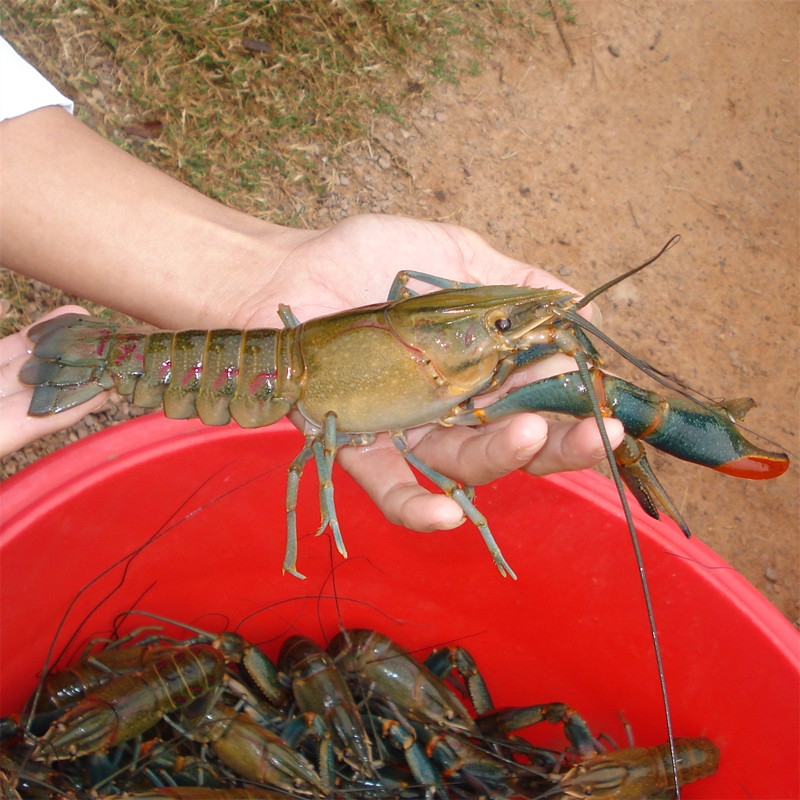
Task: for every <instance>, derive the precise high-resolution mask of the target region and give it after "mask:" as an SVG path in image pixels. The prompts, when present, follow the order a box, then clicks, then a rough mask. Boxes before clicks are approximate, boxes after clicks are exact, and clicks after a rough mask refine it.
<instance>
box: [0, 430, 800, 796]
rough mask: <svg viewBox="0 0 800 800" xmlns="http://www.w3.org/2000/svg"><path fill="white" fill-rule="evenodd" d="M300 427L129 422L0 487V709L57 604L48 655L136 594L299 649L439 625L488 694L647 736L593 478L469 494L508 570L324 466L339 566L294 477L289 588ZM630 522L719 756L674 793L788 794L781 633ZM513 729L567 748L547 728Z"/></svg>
mask: <svg viewBox="0 0 800 800" xmlns="http://www.w3.org/2000/svg"><path fill="white" fill-rule="evenodd" d="M301 442H302V439H301V437H300V434H299V433H298V432H297V431H296V430H295V429H294V428H292V427H291V426H290V425H288V424H279V425H275V426H272V427H270V428H264V429H260V430H255V431H244V430H242V429H239V428H237V427H234V426H228V427H224V428H206V427H203V426H202V425H200V424H199V423H196V422H194V421H190V422H176V421H171V420H166V419H164V418H163V417H161V416H160V415H158V416H149V417H146V418H143V419H139V420H135V421H132V422H130V423H126V424H125V425H122V426H119V427H117V428H114V429H111V430H108V431H105V432H103V433H101V434H99V435H96V436H92V437H89V438H88V439H85V440H83V441H82V442H79V443H78V444H75V445H72V446H70V447H68V448H65V449H64V450H61V451H59V452H57V453H55V454H54V455H52V456H50V457H49V458H47V459H44V460H43V461H41V462H40V463H38V464H35V465H34V466H32V467H30V468H28V469H26V470H23V471H22V472H21V473H20V474H19V475H17V476H14V477H13V478H11V479H9V480H7V481H6V482H5V483H4V484H2V485H0V515H1V516H0V519H1V520H2V534H1V535H0V603H2V605H1V606H0V608H2V629H1V630H0V663H1V664H2V674H1V675H0V680H1V683H0V688H2V696H1V697H0V714H9V713H11V712H14V711H19V710H20V709H21V707H22V704H23V703H24V701H25V700H26V698H27V697H28V696H29V694H30V692H31V691H32V689H33V687H34V685H35V683H36V676H37V673H39V671H40V670H41V668H42V665H43V663H44V660H45V656H46V654H47V651H48V648H49V647H50V645H51V643H52V640H53V638H54V636H55V635H56V631H57V629H58V626H59V623H60V622H61V620H62V617H63V616H64V614H65V612H67V616H66V621H65V623H64V625H63V627H62V629H61V633H60V634H59V635H58V636H57V642H56V649H55V652H56V653H58V652H59V651H60V649H61V648H62V647H63V646H64V645H65V644H67V642H68V640H69V639H70V637H72V636H73V635H75V636H76V638H75V639H74V640H73V642H72V644H70V645H69V652H70V654H72V655H74V654H75V653H76V652H78V651H79V649H80V647H81V646H82V644H83V643H84V642H85V641H86V640H87V639H88V638H89V637H91V636H96V635H100V634H102V633H104V632H108V631H109V630H110V628H111V625H112V622H113V619H114V617H115V615H117V614H118V613H119V612H121V611H124V610H127V609H130V608H132V607H137V608H140V609H146V610H148V611H152V612H157V613H160V614H164V615H167V616H170V617H173V618H176V619H179V620H181V621H188V622H194V623H196V624H199V625H201V626H202V627H204V628H206V629H216V630H219V629H222V628H224V627H229V628H232V627H234V626H236V625H237V624H239V623H242V620H245V618H247V619H246V620H245V621H244V622H243V623H242V624H241V625H240V627H239V630H240V632H241V633H243V634H244V635H245V636H247V637H248V638H250V639H251V640H252V641H256V642H266V644H265V650H266V651H267V653H268V654H269V655H272V656H275V655H276V652H277V649H278V647H279V643H280V641H281V639H282V638H283V637H285V636H286V635H287V634H289V633H292V632H301V633H304V634H306V635H308V636H311V637H312V638H316V639H317V640H320V641H321V640H323V639H326V638H329V637H330V636H332V635H333V634H334V633H335V632H336V630H337V628H338V626H339V624H340V620H341V623H342V624H344V625H346V626H350V627H374V628H376V629H378V630H381V631H383V632H384V633H386V634H388V635H390V636H392V637H393V638H395V639H396V640H397V641H398V642H400V643H402V644H403V645H404V646H405V647H406V648H409V649H415V648H423V649H424V648H429V647H432V646H435V645H437V644H440V643H443V642H448V643H452V642H454V641H459V642H462V643H463V644H465V646H467V647H468V648H469V650H470V651H471V652H472V653H473V654H474V656H475V657H476V659H477V660H478V663H479V664H480V665H481V666H482V668H483V671H484V672H485V674H486V677H487V680H488V683H489V687H490V689H492V691H493V695H494V700H495V702H496V704H497V705H510V704H516V705H522V704H529V703H538V702H551V701H564V702H567V703H569V704H570V705H572V706H573V707H575V708H576V709H578V710H579V711H580V712H581V713H582V714H583V715H584V717H585V718H586V719H587V721H588V723H589V725H590V726H591V727H592V729H593V731H594V732H595V733H600V732H605V733H607V734H609V735H611V736H612V737H614V738H615V739H616V740H617V741H618V742H619V743H621V744H624V742H625V734H624V731H623V728H622V724H621V722H620V719H619V716H618V714H619V713H620V712H623V713H624V716H625V718H626V719H627V720H628V722H630V724H631V726H632V729H633V732H634V735H635V738H636V742H637V744H641V745H654V744H660V743H662V742H664V741H665V740H666V731H665V725H664V714H663V708H662V702H661V695H660V690H659V684H658V676H657V672H656V667H655V662H654V657H653V648H652V642H651V637H650V631H649V627H648V622H647V618H646V615H645V610H644V605H643V600H642V593H641V588H640V584H639V578H638V573H637V567H636V563H635V561H634V557H633V553H632V548H631V543H630V540H629V537H628V533H627V530H626V528H625V525H624V523H623V521H622V519H621V514H620V511H619V502H618V499H617V498H616V492H615V489H614V488H613V485H612V484H610V482H608V481H607V480H606V479H605V478H603V477H601V476H599V475H597V474H595V473H592V472H585V473H573V474H565V475H557V476H552V477H548V478H541V479H535V478H530V477H529V476H525V475H521V474H517V475H512V476H509V477H507V478H504V479H503V480H500V481H497V482H495V483H494V484H492V485H490V486H487V487H483V488H481V489H480V490H479V492H478V506H479V508H480V509H481V510H482V511H483V512H484V513H485V514H486V516H487V518H488V519H489V521H490V524H491V526H492V529H493V532H494V533H495V536H496V538H497V540H498V542H499V544H500V546H501V548H502V550H503V552H504V554H505V556H506V558H507V559H508V561H509V563H510V564H511V565H512V567H513V568H514V569H515V571H516V572H517V575H518V577H519V580H517V581H512V580H509V579H504V578H501V577H500V575H499V574H498V572H497V570H496V569H495V567H494V565H493V564H492V561H491V559H490V557H489V555H488V554H487V552H486V550H485V548H484V546H483V543H482V540H481V539H480V537H479V535H478V533H477V532H476V531H475V529H474V528H473V527H471V526H470V525H469V524H466V525H464V526H462V527H461V528H460V529H458V530H456V531H451V532H446V533H437V534H434V535H426V534H419V533H412V532H409V531H406V530H404V529H401V528H398V527H395V526H393V525H391V524H389V523H387V522H386V521H385V520H384V519H383V517H382V516H381V514H380V513H379V512H378V511H377V510H376V509H375V507H374V506H373V505H372V504H371V503H370V502H369V501H368V499H367V498H366V496H365V495H364V493H363V492H362V490H361V489H360V488H359V487H358V486H357V485H356V484H354V483H353V482H352V481H351V480H350V479H349V477H348V476H347V475H344V474H342V472H341V470H338V471H337V475H336V502H337V508H338V511H339V516H340V520H341V523H342V530H343V534H344V537H345V542H346V544H347V547H348V550H349V554H350V557H349V558H348V559H347V560H346V561H343V560H342V559H341V558H340V557H339V556H338V555H336V554H335V553H334V554H333V555H332V554H331V551H332V546H331V543H330V539H329V537H328V536H327V535H325V536H321V537H314V536H313V535H311V532H313V531H315V530H316V528H317V526H318V524H319V510H318V503H317V499H316V482H315V480H314V479H313V477H312V475H311V474H309V475H308V476H307V477H306V478H304V481H303V485H302V487H301V508H300V511H299V530H300V531H301V532H306V533H307V535H305V536H303V537H302V538H301V541H300V556H299V561H298V566H299V568H300V569H301V571H303V572H304V573H305V574H306V575H307V576H308V580H306V581H298V580H297V579H295V578H292V577H289V576H282V575H281V569H280V565H281V562H282V559H283V548H284V536H285V520H284V516H285V515H284V492H285V485H286V476H285V468H286V466H287V464H288V462H289V461H290V460H291V458H292V457H293V456H294V455H295V454H296V453H297V451H298V449H299V447H300V445H301ZM308 472H309V473H313V470H311V469H310V470H308ZM636 524H637V528H638V530H639V535H640V537H641V540H642V550H643V553H644V559H645V563H646V568H647V573H648V577H649V580H650V584H651V588H652V594H653V602H654V605H655V613H656V617H657V624H658V628H659V633H660V636H661V642H662V647H663V653H664V661H665V669H666V679H667V683H668V688H669V693H670V698H671V704H672V713H673V724H674V730H675V734H676V735H677V736H708V737H709V738H710V739H712V740H713V741H714V742H715V743H716V744H717V745H718V746H719V748H720V751H721V760H720V768H719V771H718V773H717V775H716V776H714V777H713V778H709V779H705V780H703V781H701V782H699V783H697V784H693V785H691V786H687V787H686V788H685V789H684V791H683V795H684V796H685V797H686V798H753V797H758V798H789V797H798V796H800V778H799V777H798V776H799V775H800V765H798V742H800V670H799V666H798V665H799V661H800V659H799V658H798V656H799V655H800V645H799V643H800V638H798V635H797V632H796V631H795V630H794V629H793V628H792V627H791V626H790V625H789V623H788V622H787V621H786V620H785V619H784V618H783V617H782V616H781V615H780V614H779V613H778V612H777V611H776V610H775V609H774V608H773V607H772V606H771V605H770V604H769V603H768V602H767V601H766V600H765V599H764V598H763V597H762V596H761V595H760V594H758V593H757V592H756V590H755V589H754V588H753V587H752V586H751V585H750V584H749V583H747V582H746V581H745V580H744V579H743V578H742V577H741V576H740V575H739V574H738V573H736V572H735V571H734V570H733V569H732V568H731V567H730V566H729V565H727V564H726V563H725V562H723V561H722V560H721V559H720V558H718V557H717V556H716V555H715V554H714V553H713V552H712V551H710V550H709V549H708V548H707V547H705V546H704V545H703V544H702V543H701V542H699V541H697V540H692V541H688V542H687V541H686V540H685V539H684V538H683V536H682V535H681V534H680V533H679V532H678V530H677V528H676V527H675V526H674V525H672V524H671V523H665V524H661V523H655V522H653V521H652V520H650V519H649V518H647V517H646V516H644V515H643V514H639V513H636ZM82 589H83V590H84V591H83V592H82V593H81V594H79V592H80V590H82ZM334 598H335V599H334ZM71 603H72V605H70V604H71ZM145 623H146V620H144V619H142V618H139V619H137V620H135V621H134V622H132V623H131V624H130V625H129V626H128V627H134V626H136V625H141V624H145ZM530 738H531V739H532V740H534V741H536V742H537V743H540V744H542V745H547V746H553V747H556V748H560V747H563V746H564V744H565V741H564V738H563V735H562V732H561V731H560V730H559V729H558V728H556V727H554V726H549V725H543V726H538V728H537V729H534V730H533V731H531V732H530Z"/></svg>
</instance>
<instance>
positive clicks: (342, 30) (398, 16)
mask: <svg viewBox="0 0 800 800" xmlns="http://www.w3.org/2000/svg"><path fill="white" fill-rule="evenodd" d="M0 14H2V16H1V17H0V19H2V22H3V25H4V30H5V31H6V35H7V36H8V38H9V39H10V40H11V41H12V43H13V44H14V45H15V46H17V47H18V48H19V49H20V50H21V51H22V52H23V54H24V55H26V56H27V57H29V58H31V60H33V61H34V63H35V64H37V65H38V66H39V68H40V69H42V71H43V72H45V74H47V75H48V76H60V83H61V86H62V87H63V88H64V89H66V91H67V93H68V94H71V95H72V96H73V97H76V100H77V102H78V104H79V106H80V107H81V109H82V112H81V113H82V114H83V115H85V118H86V121H88V122H89V123H90V124H91V125H92V126H93V127H94V128H95V129H97V130H99V131H100V132H101V133H103V134H104V135H106V136H107V137H108V138H110V139H112V140H113V141H116V142H118V143H119V144H121V145H123V146H125V147H126V148H127V149H129V150H131V151H134V152H136V153H137V155H140V156H141V157H143V158H145V159H146V160H148V161H150V162H151V163H154V164H155V165H157V166H159V167H160V168H162V169H164V170H166V171H167V172H169V173H171V174H173V175H175V176H176V177H179V178H180V179H182V180H184V181H186V182H187V183H189V184H191V185H193V186H195V187H197V188H198V189H200V190H201V191H204V192H206V193H208V194H212V195H213V196H218V197H221V196H224V197H226V198H228V199H229V201H230V202H232V203H234V204H235V205H236V206H237V207H239V208H241V209H243V210H245V211H255V210H256V209H255V208H254V207H253V203H252V201H251V200H250V199H249V198H248V193H249V191H252V189H253V187H257V186H258V185H259V184H260V183H261V182H262V181H263V179H264V178H263V175H262V176H260V177H259V176H257V175H253V176H250V177H249V178H247V179H245V180H242V170H243V169H245V168H246V165H252V167H253V168H255V169H259V168H261V167H262V166H263V163H264V160H265V159H263V158H259V157H258V155H257V154H258V152H263V151H268V152H269V153H271V154H272V156H273V158H272V159H271V166H272V169H273V170H275V171H277V173H278V176H279V177H280V178H281V179H283V180H286V179H287V178H289V177H290V176H294V175H295V174H296V172H297V170H298V169H301V168H303V167H308V172H307V181H308V184H309V185H314V184H315V183H320V182H324V179H323V178H322V177H321V176H320V174H318V173H317V171H316V170H315V169H314V165H313V164H310V165H309V164H303V163H302V161H301V160H299V159H298V158H297V150H296V149H294V148H292V147H291V145H297V144H301V145H308V144H311V143H314V144H316V145H317V146H318V147H319V148H321V151H320V152H322V153H324V154H325V155H329V156H334V155H335V153H336V152H337V150H338V149H339V148H340V147H341V146H342V145H343V144H344V143H345V142H347V141H350V140H353V139H355V138H358V137H360V136H363V135H364V133H365V131H366V130H368V128H369V120H370V117H371V116H373V115H374V114H376V113H377V114H380V113H389V114H390V115H391V116H392V117H393V118H394V119H396V120H399V119H402V116H403V108H404V105H406V104H407V102H408V101H409V99H410V98H411V99H412V100H413V92H410V91H409V90H408V89H407V85H408V83H409V76H410V75H412V74H413V76H414V82H415V83H420V82H421V83H423V84H424V83H425V82H430V81H457V80H458V77H459V76H460V75H462V74H476V73H477V72H478V71H479V69H480V61H481V60H482V59H483V58H484V57H485V53H486V51H487V49H488V48H489V46H490V38H491V37H490V36H487V31H488V30H490V29H491V28H492V27H493V26H496V25H498V24H500V23H503V22H508V21H509V20H510V18H511V14H512V12H511V10H510V7H509V6H508V4H507V3H498V2H491V0H472V1H471V2H453V0H449V1H448V0H339V1H338V2H331V0H302V1H301V0H293V2H281V1H280V0H271V2H264V1H263V0H258V1H257V0H218V2H215V3H207V2H202V1H201V0H56V2H52V0H6V2H5V3H4V4H3V7H2V11H0ZM76 95H77V96H76ZM142 124H145V128H146V127H147V125H149V126H150V130H151V131H155V130H156V129H157V130H158V135H157V136H155V135H154V136H153V138H152V139H148V138H147V136H137V135H136V131H137V130H140V129H141V126H142ZM131 131H134V132H133V133H131ZM212 164H213V169H212V166H211V165H212ZM275 177H276V176H275V174H274V172H273V173H272V174H270V176H269V178H270V180H274V179H275ZM243 186H246V187H247V189H248V191H247V192H246V191H245V190H244V189H243V188H242V187H243ZM237 189H238V191H237Z"/></svg>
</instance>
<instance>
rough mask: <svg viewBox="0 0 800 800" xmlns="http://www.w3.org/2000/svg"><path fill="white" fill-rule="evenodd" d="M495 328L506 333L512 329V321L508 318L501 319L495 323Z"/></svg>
mask: <svg viewBox="0 0 800 800" xmlns="http://www.w3.org/2000/svg"><path fill="white" fill-rule="evenodd" d="M494 326H495V328H497V330H499V331H500V333H505V332H506V331H507V330H510V328H511V320H510V319H509V318H508V317H500V318H499V319H496V320H495V321H494Z"/></svg>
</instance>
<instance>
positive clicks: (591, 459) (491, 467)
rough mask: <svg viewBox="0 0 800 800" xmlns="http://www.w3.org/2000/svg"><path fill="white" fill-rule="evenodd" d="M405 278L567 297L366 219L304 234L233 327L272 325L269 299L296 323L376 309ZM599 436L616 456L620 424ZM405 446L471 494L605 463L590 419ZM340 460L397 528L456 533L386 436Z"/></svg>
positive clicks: (415, 226) (526, 376)
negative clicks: (516, 474) (505, 480)
mask: <svg viewBox="0 0 800 800" xmlns="http://www.w3.org/2000/svg"><path fill="white" fill-rule="evenodd" d="M404 269H414V270H419V271H422V272H427V273H431V274H434V275H438V276H441V277H446V278H451V279H454V280H458V281H466V282H470V283H483V284H524V285H528V286H537V287H543V286H544V287H549V288H564V289H568V290H570V291H574V290H572V289H571V287H569V286H567V285H566V284H564V283H562V282H561V281H559V280H558V279H556V278H555V277H554V276H552V275H550V274H549V273H547V272H545V271H543V270H540V269H536V268H534V267H531V266H529V265H527V264H524V263H522V262H519V261H515V260H514V259H512V258H509V257H507V256H504V255H502V254H501V253H499V252H497V251H496V250H494V249H492V248H491V247H490V246H489V245H488V244H487V243H486V242H485V241H484V240H483V239H482V238H481V237H480V236H478V235H477V234H476V233H474V232H472V231H469V230H466V229H464V228H459V227H456V226H452V225H442V224H439V223H433V222H425V221H421V220H415V219H408V218H403V217H395V216H379V215H365V216H359V217H352V218H350V219H347V220H345V221H344V222H341V223H339V224H338V225H335V226H334V227H332V228H330V229H328V230H325V231H322V232H308V233H307V235H306V236H305V237H304V238H302V239H301V240H300V241H299V242H296V243H295V245H294V247H293V248H292V250H291V251H290V252H289V253H288V254H287V255H286V256H285V258H284V259H283V261H282V262H281V264H280V266H279V268H278V270H277V271H276V272H275V273H274V275H273V276H272V278H271V280H270V281H269V282H268V283H267V284H266V285H265V287H264V288H263V289H261V290H260V291H258V292H257V293H255V294H251V295H250V297H249V298H248V300H247V301H246V302H245V303H243V304H242V307H241V310H240V319H239V322H238V324H242V325H245V326H246V327H257V326H259V325H266V324H270V325H274V324H275V320H274V311H275V304H276V299H279V300H280V301H281V302H283V303H287V304H289V305H290V306H291V308H292V310H293V311H294V312H295V314H296V316H297V317H298V319H300V320H301V321H303V320H306V319H310V318H312V317H315V316H320V315H322V314H329V313H333V312H335V311H339V310H343V309H346V308H351V307H354V306H359V305H365V304H368V303H374V302H380V301H382V300H385V299H386V293H387V291H388V287H389V286H390V285H391V283H392V280H393V279H394V276H395V274H396V273H397V272H399V271H400V270H404ZM251 285H252V284H251ZM424 291H427V289H424ZM575 369H576V365H575V362H574V361H573V360H572V359H569V358H567V357H566V356H563V355H555V356H551V357H549V358H546V359H542V360H541V361H538V362H535V363H533V364H531V365H530V366H529V367H528V368H527V369H525V370H524V371H521V372H520V373H518V374H516V375H515V376H513V377H512V379H510V380H509V381H507V382H506V384H504V386H503V393H505V392H507V391H508V389H509V388H511V387H512V386H516V385H521V384H523V383H529V382H531V381H533V380H539V379H541V378H545V377H549V376H551V375H556V374H559V373H561V372H566V371H571V370H575ZM354 377H355V376H354ZM495 396H497V395H495ZM296 421H298V420H296ZM606 430H607V431H608V434H609V437H610V439H611V444H612V446H613V447H616V446H617V445H618V444H619V443H620V442H621V440H622V425H621V424H620V423H619V422H618V421H617V420H613V419H612V420H608V421H607V422H606ZM407 438H408V440H409V443H410V445H411V449H412V450H413V452H414V454H415V455H416V456H417V457H419V458H420V459H421V460H422V461H424V462H425V463H426V464H428V465H430V466H431V467H433V468H434V469H436V470H438V471H439V472H441V473H443V474H445V475H447V476H449V477H451V478H453V479H454V480H457V481H460V482H462V483H465V484H467V485H471V486H477V485H481V484H485V483H488V482H489V481H492V480H494V479H495V478H498V477H501V476H502V475H505V474H507V473H509V472H511V471H513V470H515V469H524V470H525V471H527V472H529V473H531V474H535V475H543V474H547V473H549V472H558V471H564V470H575V469H584V468H587V467H591V466H594V465H595V464H597V463H598V462H599V461H600V460H602V459H603V458H604V457H605V454H604V452H603V448H602V441H601V439H600V434H599V432H598V430H597V426H596V424H595V422H594V420H582V421H580V422H578V421H576V422H556V421H552V420H545V419H544V418H543V417H541V416H539V415H537V414H517V415H514V416H512V417H509V418H507V419H505V420H501V421H499V422H496V423H492V424H490V425H486V426H485V427H482V428H465V427H453V428H444V427H442V426H439V425H426V426H422V427H419V428H415V429H413V430H411V431H409V432H408V437H407ZM338 460H339V462H340V464H341V465H342V466H343V467H344V468H345V469H346V470H347V471H348V472H349V473H350V474H351V475H352V476H353V477H354V478H355V479H356V480H357V481H358V482H359V483H360V484H361V485H362V486H363V488H364V489H365V490H366V491H367V493H368V494H369V495H370V497H371V498H372V500H373V501H374V502H375V503H376V504H377V505H378V506H379V507H380V508H381V510H382V511H383V513H384V514H385V515H386V516H387V518H388V519H389V520H390V521H392V522H394V523H396V524H399V525H403V526H405V527H407V528H410V529H412V530H421V531H432V530H443V529H450V528H454V527H456V526H458V525H460V524H461V523H462V522H463V520H464V517H463V514H462V511H461V509H460V507H459V506H458V505H457V504H456V503H455V501H453V500H451V499H450V498H448V497H445V496H443V495H441V494H432V493H430V492H428V491H427V490H426V489H424V488H423V487H421V486H420V485H419V484H418V483H417V480H416V477H415V475H414V473H413V472H412V470H411V468H410V467H409V466H408V464H407V463H406V461H405V460H404V459H403V457H402V455H401V454H400V453H399V451H398V450H397V448H396V447H395V446H394V444H393V443H392V441H391V439H390V438H389V437H388V436H386V435H380V436H378V437H377V439H376V441H375V442H374V443H373V444H371V445H368V446H364V447H344V448H341V449H340V451H339V454H338Z"/></svg>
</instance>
